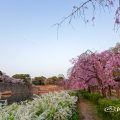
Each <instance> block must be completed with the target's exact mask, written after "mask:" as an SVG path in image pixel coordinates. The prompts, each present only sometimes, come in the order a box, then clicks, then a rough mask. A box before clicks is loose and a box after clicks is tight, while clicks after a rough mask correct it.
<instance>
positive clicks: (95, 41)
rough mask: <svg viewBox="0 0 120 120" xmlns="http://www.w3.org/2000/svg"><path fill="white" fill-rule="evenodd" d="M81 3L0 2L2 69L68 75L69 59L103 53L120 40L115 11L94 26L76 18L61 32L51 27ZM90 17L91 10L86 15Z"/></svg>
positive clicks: (101, 16)
mask: <svg viewBox="0 0 120 120" xmlns="http://www.w3.org/2000/svg"><path fill="white" fill-rule="evenodd" d="M79 2H80V0H0V56H1V57H0V70H2V71H3V72H5V73H6V74H8V75H13V74H16V73H28V74H30V75H31V76H41V75H44V76H46V77H49V76H52V75H58V74H64V75H65V76H66V74H67V70H68V69H69V68H70V67H71V66H72V65H71V63H70V60H71V59H72V58H74V57H76V56H78V55H80V54H81V53H82V52H84V51H86V50H87V49H90V50H93V51H96V50H97V51H103V50H105V49H108V48H110V47H112V46H115V44H116V43H117V42H119V41H120V35H119V32H117V33H115V32H114V30H113V27H114V12H115V10H114V9H112V10H111V12H109V11H107V10H106V11H105V12H103V11H101V12H98V14H97V15H96V19H95V25H94V26H93V25H92V23H89V24H87V25H85V23H84V22H83V21H82V20H81V19H75V20H73V22H72V25H69V24H68V22H67V21H66V22H65V24H63V25H62V26H61V28H60V29H59V37H58V39H57V30H56V27H53V26H52V25H53V24H55V23H56V22H58V21H59V20H61V19H62V18H63V17H65V16H66V15H68V14H69V13H70V12H71V10H72V6H73V5H78V3H79ZM89 15H90V11H89V12H87V13H86V16H89Z"/></svg>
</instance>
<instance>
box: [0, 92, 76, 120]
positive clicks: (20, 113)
mask: <svg viewBox="0 0 120 120" xmlns="http://www.w3.org/2000/svg"><path fill="white" fill-rule="evenodd" d="M76 101H77V97H75V96H70V95H69V94H68V92H66V91H62V92H59V93H58V92H55V93H47V94H44V95H41V96H37V97H36V98H34V100H33V101H25V102H21V103H20V104H17V103H14V104H12V105H10V106H7V107H4V108H2V109H0V120H68V119H69V118H70V117H71V116H72V111H73V110H75V104H76Z"/></svg>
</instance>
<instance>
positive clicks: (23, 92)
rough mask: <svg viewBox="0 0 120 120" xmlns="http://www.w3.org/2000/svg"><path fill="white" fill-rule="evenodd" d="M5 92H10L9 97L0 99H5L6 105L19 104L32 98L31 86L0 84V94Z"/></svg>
mask: <svg viewBox="0 0 120 120" xmlns="http://www.w3.org/2000/svg"><path fill="white" fill-rule="evenodd" d="M6 91H11V93H12V94H11V95H10V96H9V95H8V96H1V99H2V100H4V99H7V100H8V103H13V102H20V101H23V100H26V99H31V97H32V87H31V85H26V84H20V83H15V84H13V83H2V82H1V83H0V92H1V93H4V92H6Z"/></svg>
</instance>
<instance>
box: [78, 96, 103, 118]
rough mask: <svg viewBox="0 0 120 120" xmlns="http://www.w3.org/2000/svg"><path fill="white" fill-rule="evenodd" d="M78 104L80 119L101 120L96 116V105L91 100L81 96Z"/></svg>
mask: <svg viewBox="0 0 120 120" xmlns="http://www.w3.org/2000/svg"><path fill="white" fill-rule="evenodd" d="M79 106H80V117H81V120H102V119H100V118H99V117H98V116H97V110H96V106H95V105H94V104H92V103H91V102H89V101H87V100H85V99H83V98H81V100H80V103H79Z"/></svg>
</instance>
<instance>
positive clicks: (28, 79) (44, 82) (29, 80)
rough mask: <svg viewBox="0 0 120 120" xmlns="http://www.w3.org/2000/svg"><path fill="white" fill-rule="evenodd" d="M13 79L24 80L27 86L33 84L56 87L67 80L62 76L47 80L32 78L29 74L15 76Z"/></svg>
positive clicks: (43, 77) (42, 77)
mask: <svg viewBox="0 0 120 120" xmlns="http://www.w3.org/2000/svg"><path fill="white" fill-rule="evenodd" d="M12 77H13V78H16V79H22V80H23V81H24V82H25V83H26V84H28V83H32V84H34V85H52V84H55V85H56V84H59V83H60V82H61V81H63V80H64V79H65V77H64V75H62V74H60V75H58V76H52V77H48V78H46V77H45V76H37V77H34V78H31V76H30V75H29V74H15V75H13V76H12Z"/></svg>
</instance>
